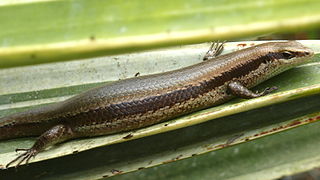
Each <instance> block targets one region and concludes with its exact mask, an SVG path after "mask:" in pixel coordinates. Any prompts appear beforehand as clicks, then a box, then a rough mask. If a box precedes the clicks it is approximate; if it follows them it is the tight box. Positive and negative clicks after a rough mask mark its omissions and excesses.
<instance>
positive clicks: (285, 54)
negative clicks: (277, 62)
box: [281, 51, 294, 59]
mask: <svg viewBox="0 0 320 180" xmlns="http://www.w3.org/2000/svg"><path fill="white" fill-rule="evenodd" d="M281 54H282V56H283V58H284V59H291V58H293V57H294V54H293V53H292V52H290V51H284V52H282V53H281Z"/></svg>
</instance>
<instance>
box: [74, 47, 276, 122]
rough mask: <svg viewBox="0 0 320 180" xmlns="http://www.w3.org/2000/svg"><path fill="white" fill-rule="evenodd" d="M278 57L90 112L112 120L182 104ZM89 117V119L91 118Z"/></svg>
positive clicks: (258, 60)
mask: <svg viewBox="0 0 320 180" xmlns="http://www.w3.org/2000/svg"><path fill="white" fill-rule="evenodd" d="M280 56H281V53H277V54H275V53H269V54H267V55H265V56H262V57H259V58H257V59H252V60H248V61H247V62H246V63H245V64H243V65H241V66H237V67H236V66H235V67H233V68H231V69H230V70H229V71H226V72H223V73H221V74H220V75H219V76H217V77H213V78H212V79H208V80H207V81H203V82H201V83H200V85H197V86H187V87H185V88H184V89H178V90H175V91H171V92H168V93H164V94H161V95H158V96H151V97H146V98H144V99H140V100H135V101H129V102H122V103H119V104H111V105H110V106H108V107H105V109H99V110H95V111H94V112H93V111H91V113H92V114H91V115H93V116H94V117H96V118H107V119H113V118H121V117H126V116H130V115H136V114H144V113H146V112H148V111H156V110H158V109H160V108H163V107H166V106H173V105H175V104H177V103H182V102H185V101H187V100H189V99H191V98H197V97H198V96H199V95H202V94H205V93H208V92H209V91H211V90H212V89H214V88H216V87H219V86H221V85H223V84H224V83H225V82H228V81H230V80H232V79H233V78H239V77H242V76H246V75H248V74H249V73H250V72H252V71H254V70H256V69H257V68H258V67H259V66H260V65H261V64H262V63H265V62H266V61H271V60H273V59H275V58H279V57H280ZM88 113H90V112H88ZM79 115H80V114H79ZM91 115H90V117H92V116H91ZM101 116H103V117H101ZM78 117H79V116H78ZM101 120H102V119H101Z"/></svg>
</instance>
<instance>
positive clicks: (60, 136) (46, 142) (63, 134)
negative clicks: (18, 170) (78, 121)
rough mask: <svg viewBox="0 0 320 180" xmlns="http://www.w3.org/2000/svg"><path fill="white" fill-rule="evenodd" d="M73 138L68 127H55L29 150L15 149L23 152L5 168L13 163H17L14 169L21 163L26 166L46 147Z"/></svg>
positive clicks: (62, 125) (60, 125) (61, 125)
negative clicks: (24, 162)
mask: <svg viewBox="0 0 320 180" xmlns="http://www.w3.org/2000/svg"><path fill="white" fill-rule="evenodd" d="M73 136H74V133H73V132H72V130H71V128H70V127H69V126H67V125H64V124H59V125H56V126H54V127H52V128H51V129H49V130H48V131H46V132H45V133H43V134H42V135H41V136H40V137H39V138H38V139H37V141H36V142H35V143H34V145H33V146H32V147H31V148H30V149H16V151H25V152H24V153H23V154H21V155H19V156H18V157H17V158H15V159H14V160H12V161H11V162H9V163H8V164H7V165H6V168H8V167H9V166H10V165H11V164H13V163H15V162H18V163H17V165H16V166H15V167H17V166H19V165H20V164H21V163H23V161H26V164H28V162H29V160H30V159H31V158H32V157H35V156H36V155H37V154H38V153H39V152H41V151H43V150H44V149H46V148H47V147H49V146H51V145H54V144H57V143H59V142H62V141H65V140H68V139H71V138H72V137H73Z"/></svg>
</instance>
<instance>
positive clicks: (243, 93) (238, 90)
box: [228, 81, 278, 99]
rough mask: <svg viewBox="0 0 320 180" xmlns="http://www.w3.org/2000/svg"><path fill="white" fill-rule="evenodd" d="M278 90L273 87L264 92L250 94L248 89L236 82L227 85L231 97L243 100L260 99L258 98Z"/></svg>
mask: <svg viewBox="0 0 320 180" xmlns="http://www.w3.org/2000/svg"><path fill="white" fill-rule="evenodd" d="M277 89H278V88H277V87H275V86H273V87H271V88H266V89H265V90H264V91H262V92H256V93H254V92H252V91H251V90H249V89H248V88H246V87H244V86H243V85H242V84H241V83H240V82H238V81H234V82H231V83H229V84H228V91H229V93H231V94H232V95H235V96H238V97H241V98H245V99H250V98H256V97H260V96H264V95H267V94H269V93H271V92H272V91H274V90H277Z"/></svg>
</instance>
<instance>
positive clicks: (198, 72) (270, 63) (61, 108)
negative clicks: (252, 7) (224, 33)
mask: <svg viewBox="0 0 320 180" xmlns="http://www.w3.org/2000/svg"><path fill="white" fill-rule="evenodd" d="M216 49H217V51H220V50H221V46H216ZM212 52H213V51H212V50H210V51H208V53H207V55H206V56H205V58H204V59H205V61H203V62H201V63H199V64H195V65H192V66H189V67H185V68H182V69H178V70H174V71H170V72H165V73H160V74H154V75H148V76H140V77H134V78H130V79H125V80H121V81H117V82H114V83H110V84H107V85H105V86H102V87H98V88H95V89H91V90H89V91H87V92H84V93H82V94H79V95H77V96H74V97H72V98H70V99H67V100H65V101H62V102H59V103H56V104H51V105H47V106H43V107H40V108H35V109H30V110H28V111H25V112H21V113H17V114H13V115H10V116H7V117H2V118H0V140H4V139H12V138H18V137H24V136H39V137H38V139H37V141H36V142H35V144H34V145H33V146H32V147H31V148H30V149H18V150H24V151H25V152H24V153H23V154H21V155H20V156H18V157H17V158H16V159H14V160H13V161H11V162H10V163H9V164H8V165H7V167H9V166H10V165H11V164H13V163H14V162H17V165H20V164H21V163H22V162H24V161H26V163H28V161H29V159H30V158H31V157H34V156H35V155H36V154H38V153H39V152H41V151H43V150H44V149H45V148H46V147H48V146H51V145H54V144H56V143H60V142H63V141H66V140H69V139H74V138H78V137H87V136H99V135H106V134H112V133H117V132H122V131H128V130H132V129H137V128H141V127H145V126H149V125H152V124H156V123H159V122H162V121H166V120H169V119H172V118H175V117H177V116H181V115H184V114H187V113H191V112H194V111H197V110H200V109H204V108H207V107H210V106H214V105H217V104H221V103H223V102H225V101H227V100H229V99H230V98H232V97H235V96H237V97H242V98H254V97H259V96H263V95H266V94H268V93H270V92H271V91H272V90H274V89H275V88H267V89H266V90H264V91H263V92H260V93H253V92H252V91H250V90H249V88H251V87H253V86H255V85H257V84H259V83H260V82H262V81H265V80H267V79H269V78H270V77H272V76H275V75H277V74H279V73H281V72H283V71H285V70H287V69H289V68H292V67H294V66H297V65H300V64H303V63H306V62H308V59H310V57H312V56H313V51H312V50H311V49H309V48H307V47H305V46H303V45H302V44H300V43H298V42H295V41H288V42H270V43H264V44H261V45H257V46H254V47H250V48H247V49H243V50H239V51H236V52H233V53H229V54H225V55H221V56H217V57H214V56H215V53H212Z"/></svg>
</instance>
